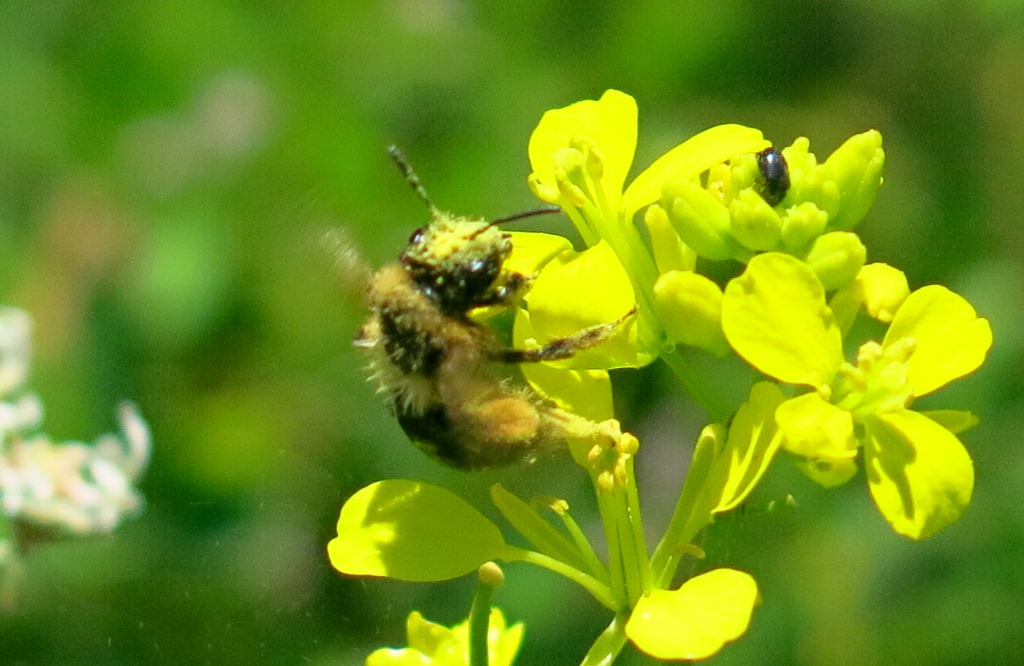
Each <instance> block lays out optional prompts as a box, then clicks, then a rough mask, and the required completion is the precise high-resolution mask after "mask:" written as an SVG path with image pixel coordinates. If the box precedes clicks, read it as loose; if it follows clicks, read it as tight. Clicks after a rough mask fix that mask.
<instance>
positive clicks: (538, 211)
mask: <svg viewBox="0 0 1024 666" xmlns="http://www.w3.org/2000/svg"><path fill="white" fill-rule="evenodd" d="M561 212H562V209H561V208H560V207H558V206H541V207H540V208H531V209H530V210H524V211H520V212H518V213H512V214H511V215H506V216H505V217H499V218H498V219H496V220H491V222H490V224H488V225H487V226H489V227H493V226H496V225H499V224H504V223H506V222H515V221H516V220H522V219H525V218H527V217H534V216H535V215H550V214H551V213H561Z"/></svg>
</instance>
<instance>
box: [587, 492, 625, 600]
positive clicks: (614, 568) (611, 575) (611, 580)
mask: <svg viewBox="0 0 1024 666" xmlns="http://www.w3.org/2000/svg"><path fill="white" fill-rule="evenodd" d="M590 480H591V482H592V483H593V484H594V493H595V494H596V495H597V510H598V513H599V514H600V516H601V525H602V526H603V527H604V538H605V541H606V542H607V544H608V587H609V588H610V590H611V594H612V595H613V596H614V597H615V598H616V599H617V600H618V603H617V604H616V609H618V608H620V607H621V606H622V605H623V604H625V603H626V600H627V599H628V598H629V594H628V591H627V589H626V582H625V580H624V579H623V573H624V572H623V568H622V567H623V565H622V555H623V553H622V540H621V539H620V538H619V524H618V523H619V521H618V516H617V514H618V512H617V511H616V506H615V502H614V499H613V498H612V496H611V493H609V492H606V491H603V490H601V487H600V485H599V484H598V481H597V477H596V476H591V479H590Z"/></svg>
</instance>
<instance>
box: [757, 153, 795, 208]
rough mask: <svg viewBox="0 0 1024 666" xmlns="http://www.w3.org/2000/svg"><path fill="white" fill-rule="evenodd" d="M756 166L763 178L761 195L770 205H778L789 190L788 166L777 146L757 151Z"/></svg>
mask: <svg viewBox="0 0 1024 666" xmlns="http://www.w3.org/2000/svg"><path fill="white" fill-rule="evenodd" d="M757 168H758V169H759V170H760V171H761V177H762V178H764V185H763V186H762V187H761V196H762V197H763V198H764V200H765V201H767V202H768V205H770V206H778V205H779V202H781V201H782V200H783V199H784V198H785V197H786V192H788V191H789V166H788V165H787V164H786V158H785V157H783V155H782V152H781V151H779V150H778V149H777V148H765V149H764V150H762V151H761V152H759V153H757Z"/></svg>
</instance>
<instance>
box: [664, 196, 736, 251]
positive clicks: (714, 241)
mask: <svg viewBox="0 0 1024 666" xmlns="http://www.w3.org/2000/svg"><path fill="white" fill-rule="evenodd" d="M661 205H662V207H663V208H664V209H665V211H666V212H667V213H668V219H669V221H670V222H672V226H673V227H675V230H676V231H677V232H678V233H679V237H680V238H681V239H682V240H683V242H684V243H686V244H687V245H689V246H690V247H691V248H693V249H694V251H695V252H696V253H697V255H698V256H701V257H705V258H707V259H711V260H713V261H722V260H725V259H731V258H733V257H734V256H735V255H736V252H737V251H738V250H739V249H740V248H739V247H738V246H737V245H736V242H735V241H733V239H732V237H731V235H730V234H729V227H730V220H729V209H728V208H726V207H725V206H724V205H723V204H722V203H721V202H720V201H719V200H718V199H716V198H715V197H714V196H713V195H712V194H711V193H709V192H708V191H707V190H705V189H704V188H702V187H701V186H700V185H698V184H697V183H694V182H692V181H688V180H682V181H675V182H671V183H667V184H666V185H665V187H664V189H663V190H662V195H661Z"/></svg>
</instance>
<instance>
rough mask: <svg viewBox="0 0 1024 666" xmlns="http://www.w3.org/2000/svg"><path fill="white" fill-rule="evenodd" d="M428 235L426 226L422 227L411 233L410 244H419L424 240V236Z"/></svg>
mask: <svg viewBox="0 0 1024 666" xmlns="http://www.w3.org/2000/svg"><path fill="white" fill-rule="evenodd" d="M426 235H427V230H426V227H420V228H419V229H417V230H416V231H414V232H412V233H411V234H410V235H409V245H419V244H420V243H422V242H423V237H424V236H426Z"/></svg>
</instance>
